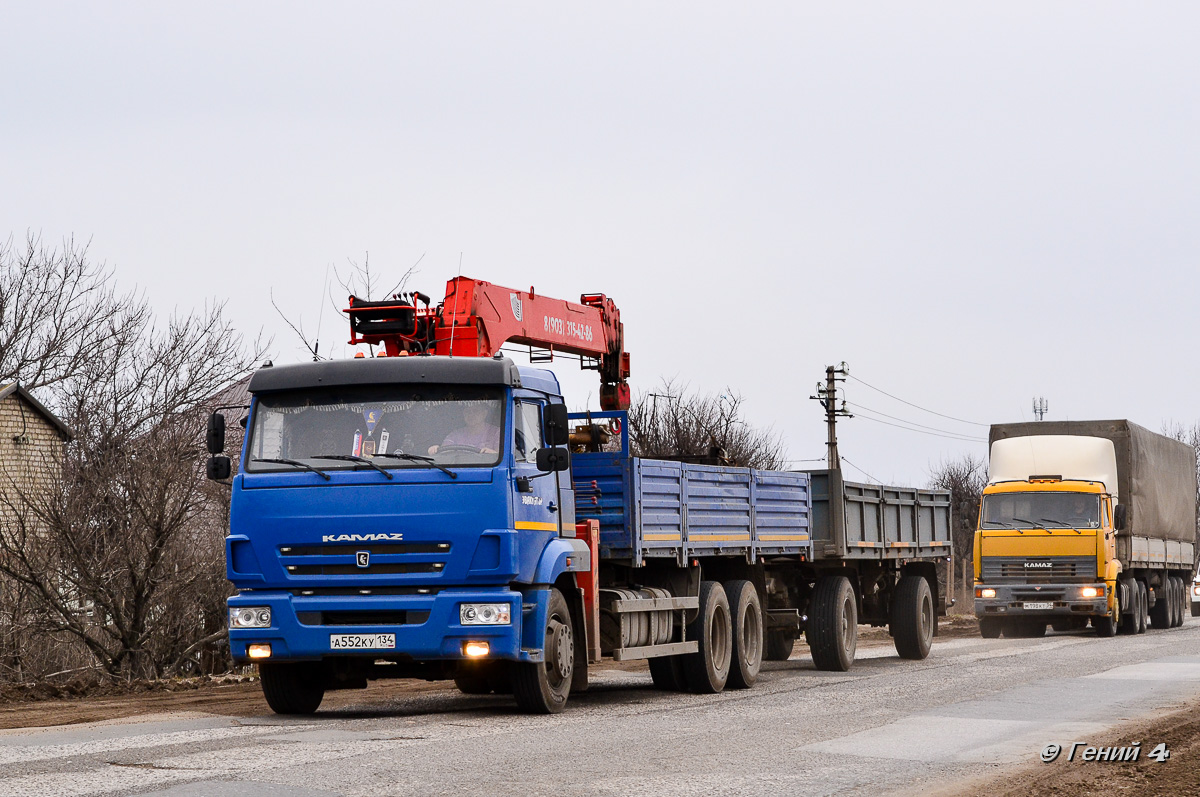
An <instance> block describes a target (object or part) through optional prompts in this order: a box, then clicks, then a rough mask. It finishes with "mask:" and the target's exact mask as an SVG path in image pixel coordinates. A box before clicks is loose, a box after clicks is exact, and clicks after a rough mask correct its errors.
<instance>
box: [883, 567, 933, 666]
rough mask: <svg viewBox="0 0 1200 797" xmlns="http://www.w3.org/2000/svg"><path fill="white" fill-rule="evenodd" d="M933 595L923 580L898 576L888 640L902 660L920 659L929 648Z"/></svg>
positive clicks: (930, 645)
mask: <svg viewBox="0 0 1200 797" xmlns="http://www.w3.org/2000/svg"><path fill="white" fill-rule="evenodd" d="M935 622H937V620H936V619H935V615H934V611H933V593H932V592H931V591H930V589H929V582H928V581H926V580H925V577H924V576H913V575H908V576H901V577H900V583H899V584H897V585H896V594H895V596H894V597H893V603H892V638H893V641H894V642H895V643H896V652H897V653H899V654H900V657H901V658H904V659H923V658H925V657H926V656H928V655H929V649H930V648H931V647H932V646H933V624H934V623H935Z"/></svg>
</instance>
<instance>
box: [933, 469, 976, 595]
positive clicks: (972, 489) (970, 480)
mask: <svg viewBox="0 0 1200 797" xmlns="http://www.w3.org/2000/svg"><path fill="white" fill-rule="evenodd" d="M929 486H930V487H932V488H934V489H936V490H949V491H950V509H951V517H952V518H953V520H952V524H953V525H952V527H951V529H950V535H951V540H952V542H953V545H954V555H955V557H957V559H958V567H957V568H956V569H957V571H958V573H957V578H958V583H959V584H961V585H962V592H961V593H960V594H959V597H960V598H961V599H962V600H963V601H964V602H966V603H969V601H966V595H967V592H966V591H967V590H968V589H969V586H968V585H969V577H968V574H969V573H970V572H971V561H972V558H973V556H974V552H975V526H976V524H977V522H978V520H979V504H980V501H981V500H982V496H983V488H984V487H986V486H987V462H986V461H985V460H984V459H983V458H982V457H976V456H975V455H974V454H963V455H962V456H961V457H958V458H957V459H950V460H943V461H942V462H940V463H939V464H938V465H937V467H935V468H932V469H931V471H930V478H929ZM952 577H953V574H952Z"/></svg>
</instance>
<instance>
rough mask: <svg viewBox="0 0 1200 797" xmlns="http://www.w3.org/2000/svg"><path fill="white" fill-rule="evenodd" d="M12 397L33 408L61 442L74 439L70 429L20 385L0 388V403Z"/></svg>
mask: <svg viewBox="0 0 1200 797" xmlns="http://www.w3.org/2000/svg"><path fill="white" fill-rule="evenodd" d="M12 395H16V396H19V397H20V398H22V399H24V400H25V402H26V403H28V404H29V406H31V407H33V408H34V410H36V411H37V412H38V414H39V415H41V416H42V417H43V418H45V419H46V421H47V422H48V423H49V424H50V425H51V426H53V427H54V428H55V429H57V430H58V433H59V434H61V435H62V437H63V440H71V439H73V438H74V437H75V432H74V431H72V429H71V427H69V426H67V425H66V424H65V423H63V422H62V419H61V418H59V417H58V416H57V415H55V414H54V413H53V412H51V411H50V410H48V409H46V405H44V404H42V402H40V401H38V400H37V399H35V398H34V397H33V394H32V393H30V392H29V391H28V390H26V389H25V388H23V387H21V385H20V384H18V383H16V382H11V383H9V384H7V385H3V386H0V401H3V400H4V399H6V398H8V397H9V396H12Z"/></svg>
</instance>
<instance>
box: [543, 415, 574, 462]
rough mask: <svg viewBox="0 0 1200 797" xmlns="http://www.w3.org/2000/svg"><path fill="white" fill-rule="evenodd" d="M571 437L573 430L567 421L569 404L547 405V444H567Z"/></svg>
mask: <svg viewBox="0 0 1200 797" xmlns="http://www.w3.org/2000/svg"><path fill="white" fill-rule="evenodd" d="M570 439H571V430H570V428H569V424H568V422H567V405H566V404H550V405H548V406H547V407H546V445H550V446H565V445H566V444H567V442H568V441H569V440H570ZM538 461H539V462H540V461H541V460H538ZM538 467H541V466H540V465H539V466H538ZM559 470H562V468H559Z"/></svg>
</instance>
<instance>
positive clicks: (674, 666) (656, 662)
mask: <svg viewBox="0 0 1200 797" xmlns="http://www.w3.org/2000/svg"><path fill="white" fill-rule="evenodd" d="M682 658H683V657H682V656H656V657H655V658H653V659H650V660H649V661H647V662H646V663H647V664H648V665H650V679H651V680H652V681H654V685H655V686H656V687H658V688H659V689H662V690H663V691H664V692H686V691H687V679H685V678H684V677H683V664H682V663H681V661H680V659H682Z"/></svg>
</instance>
